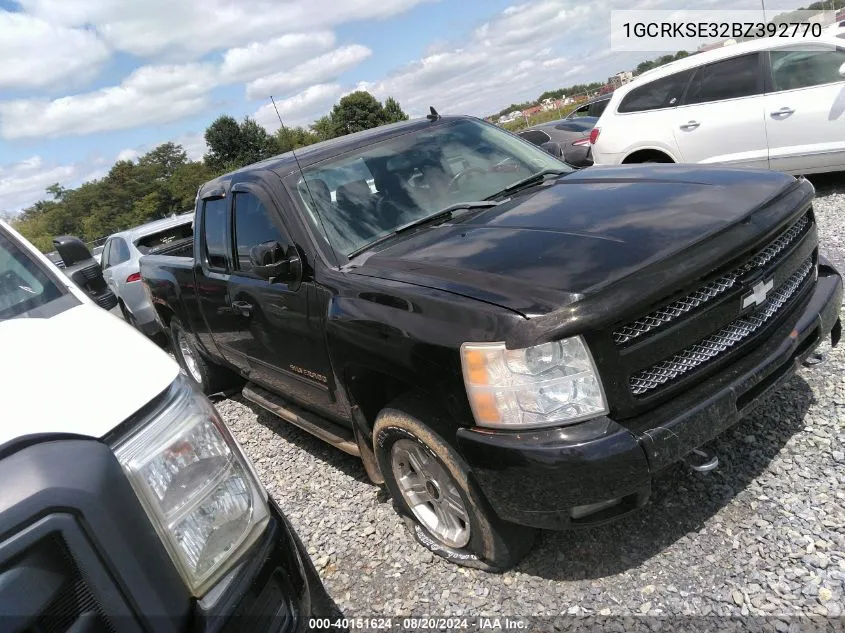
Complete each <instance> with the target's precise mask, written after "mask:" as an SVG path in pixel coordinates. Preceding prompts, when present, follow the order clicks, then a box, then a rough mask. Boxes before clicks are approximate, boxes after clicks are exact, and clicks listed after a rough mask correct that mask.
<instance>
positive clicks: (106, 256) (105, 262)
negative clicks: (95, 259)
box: [100, 241, 111, 270]
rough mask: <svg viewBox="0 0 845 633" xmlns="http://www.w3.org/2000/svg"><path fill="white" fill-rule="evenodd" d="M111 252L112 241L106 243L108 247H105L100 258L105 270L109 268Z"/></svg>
mask: <svg viewBox="0 0 845 633" xmlns="http://www.w3.org/2000/svg"><path fill="white" fill-rule="evenodd" d="M110 250H111V241H109V242H106V245H105V246H104V247H103V254H102V256H101V257H100V265H101V266H102V267H103V270H105V269H106V268H108V267H109V251H110Z"/></svg>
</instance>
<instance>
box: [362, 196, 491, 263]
mask: <svg viewBox="0 0 845 633" xmlns="http://www.w3.org/2000/svg"><path fill="white" fill-rule="evenodd" d="M498 204H501V202H498V201H496V200H476V201H472V202H456V203H455V204H450V205H449V206H448V207H443V208H442V209H440V210H439V211H435V212H434V213H431V214H429V215H426V216H423V217H421V218H417V219H416V220H412V221H410V222H408V223H406V224H402V225H400V226H397V227H396V228H395V229H393V230H392V231H391V232H390V233H386V234H384V235H382V236H381V237H378V238H376V239H374V240H373V241H372V242H368V243H367V244H364V245H363V246H361V247H360V248H356V249H355V250H354V251H352V252H351V253H349V254H348V255H347V256H346V257H347V258H348V259H352V258H353V257H355V256H356V255H360V254H361V253H363V252H364V251H366V250H369V249H371V248H372V247H373V246H376V245H378V244H381V243H382V242H386V241H387V240H389V239H390V238H392V237H394V236H395V235H398V234H399V233H404V232H405V231H408V230H410V229H413V228H415V227H418V226H422V225H423V224H429V223H431V222H436V221H437V220H441V219H443V218H451V217H452V214H454V212H455V211H462V210H464V209H488V208H490V207H495V206H496V205H498Z"/></svg>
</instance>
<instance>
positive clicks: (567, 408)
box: [461, 336, 608, 429]
mask: <svg viewBox="0 0 845 633" xmlns="http://www.w3.org/2000/svg"><path fill="white" fill-rule="evenodd" d="M461 364H462V366H463V372H464V384H465V385H466V390H467V395H468V396H469V403H470V406H471V407H472V413H473V415H474V416H475V422H476V424H478V425H479V426H486V427H491V428H515V429H525V428H536V427H541V426H555V425H560V424H571V423H574V422H579V421H581V420H585V419H587V418H592V417H595V416H598V415H602V414H605V413H607V412H608V408H607V401H606V399H605V397H604V391H603V389H602V385H601V380H600V379H599V376H598V372H597V371H596V366H595V363H594V362H593V357H592V356H591V355H590V351H589V350H588V349H587V346H586V345H585V344H584V340H583V339H582V338H581V337H580V336H575V337H572V338H567V339H563V340H560V341H552V342H551V343H543V344H542V345H536V346H534V347H529V348H526V349H515V350H511V349H507V348H506V347H505V344H504V343H464V344H463V345H461Z"/></svg>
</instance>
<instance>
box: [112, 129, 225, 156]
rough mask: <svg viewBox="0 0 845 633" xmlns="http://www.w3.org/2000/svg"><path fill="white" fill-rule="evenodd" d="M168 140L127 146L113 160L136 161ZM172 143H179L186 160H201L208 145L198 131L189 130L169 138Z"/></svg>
mask: <svg viewBox="0 0 845 633" xmlns="http://www.w3.org/2000/svg"><path fill="white" fill-rule="evenodd" d="M167 142H168V141H159V142H157V143H144V144H143V145H139V146H138V147H127V148H126V149H122V150H120V151H119V152H118V153H117V156H116V157H115V160H116V161H118V160H131V161H133V162H134V161H136V160H138V158H140V157H141V156H143V155H144V154H146V153H147V152H149V151H152V150H154V149H155V148H156V147H158V146H159V145H162V144H164V143H167ZM170 142H172V143H174V144H176V145H181V146H182V149H184V150H185V154H187V156H188V160H201V159H202V157H203V156H205V153H206V152H207V151H208V146H207V145H206V144H205V138H204V137H203V135H202V134H200V133H198V132H189V133H187V134H183V135H182V136H178V137H176V138H174V139H171V141H170Z"/></svg>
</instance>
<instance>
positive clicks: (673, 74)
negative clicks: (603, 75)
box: [591, 33, 845, 174]
mask: <svg viewBox="0 0 845 633" xmlns="http://www.w3.org/2000/svg"><path fill="white" fill-rule="evenodd" d="M591 141H592V144H593V147H592V155H593V160H594V162H595V164H596V165H618V164H621V163H646V162H658V163H669V162H675V163H680V162H685V163H729V164H731V165H736V166H741V167H756V168H762V169H766V168H768V169H775V170H779V171H784V172H788V173H793V174H807V173H818V172H826V171H838V170H845V33H827V34H824V35H823V36H822V37H821V38H815V39H812V40H801V41H797V40H786V41H785V40H779V39H777V38H765V39H758V40H753V41H750V42H744V43H741V44H734V45H731V46H726V47H722V48H719V49H716V50H713V51H708V52H706V53H699V54H696V55H691V56H689V57H687V58H685V59H682V60H679V61H676V62H672V63H670V64H666V65H665V66H661V67H660V68H656V69H654V70H652V71H649V72H647V73H644V74H643V75H641V76H640V77H638V78H637V79H636V80H635V81H633V82H631V83H629V84H627V85H625V86H622V87H621V88H619V89H617V90H616V92H615V93H614V94H613V97H612V99H611V101H610V103H609V104H608V107H607V109H606V110H605V111H604V113H603V114H602V116H601V118H600V119H599V121H598V123H597V124H596V127H595V128H594V130H593V133H592V136H591Z"/></svg>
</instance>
